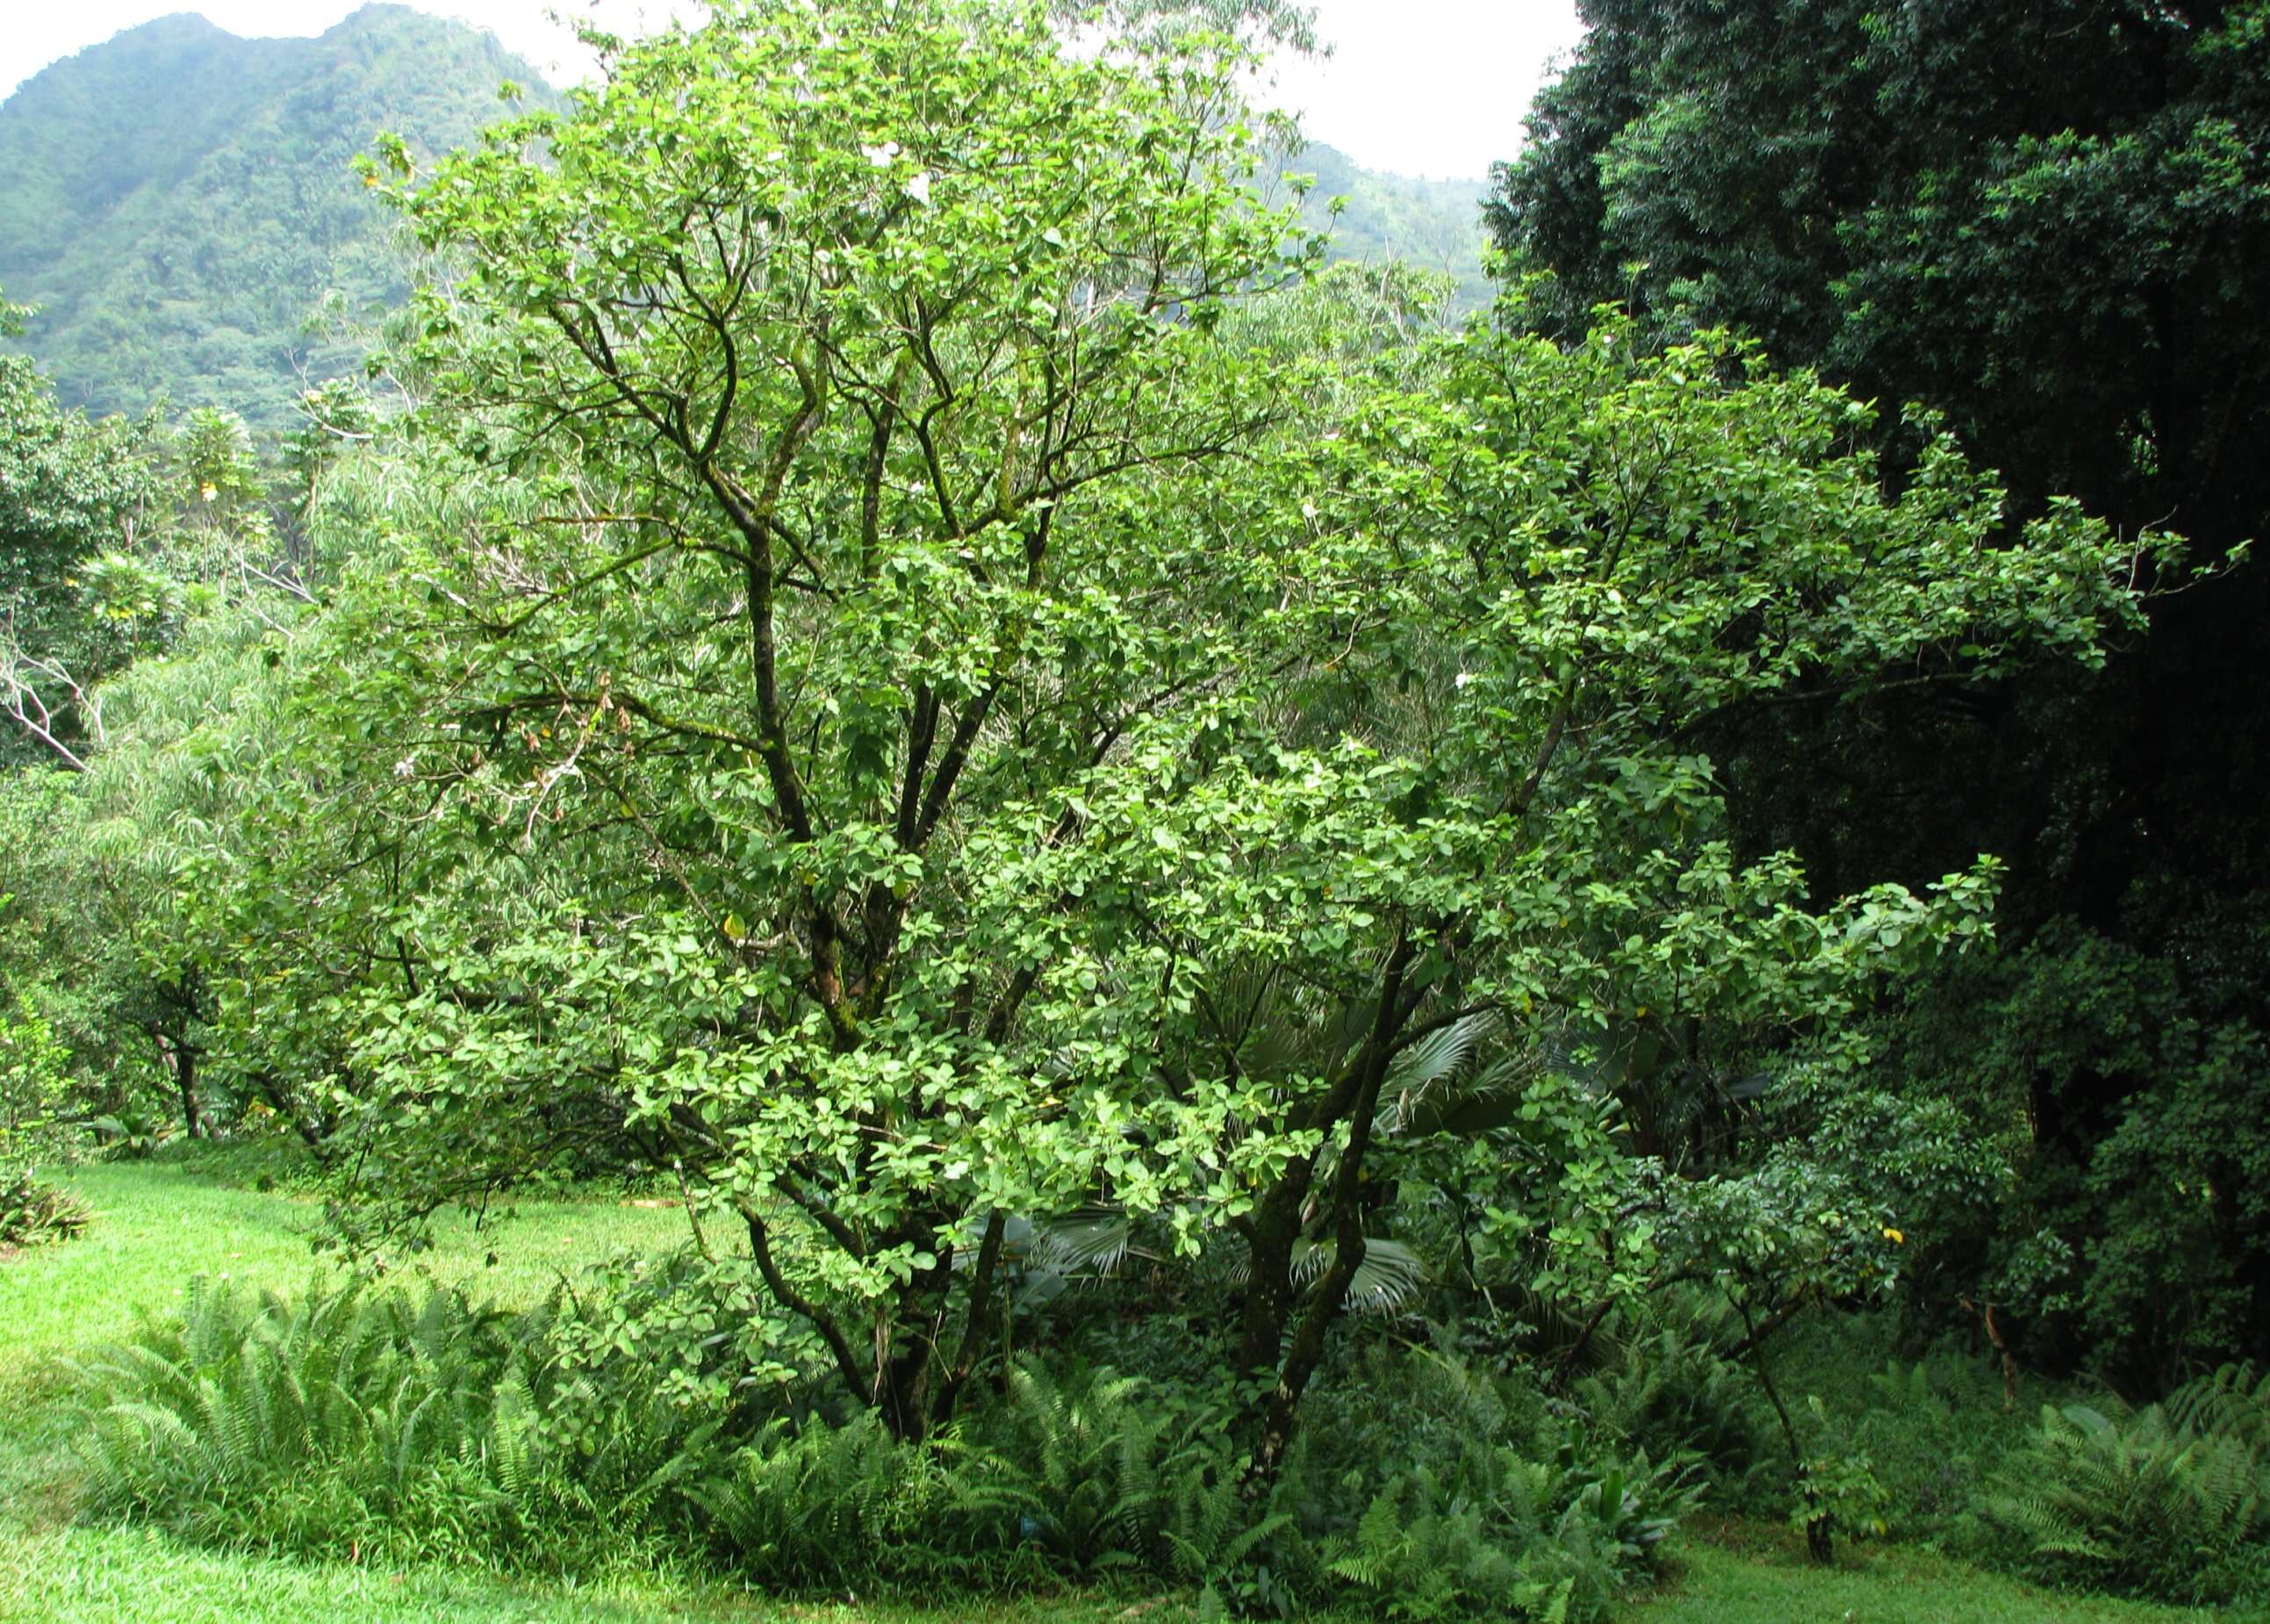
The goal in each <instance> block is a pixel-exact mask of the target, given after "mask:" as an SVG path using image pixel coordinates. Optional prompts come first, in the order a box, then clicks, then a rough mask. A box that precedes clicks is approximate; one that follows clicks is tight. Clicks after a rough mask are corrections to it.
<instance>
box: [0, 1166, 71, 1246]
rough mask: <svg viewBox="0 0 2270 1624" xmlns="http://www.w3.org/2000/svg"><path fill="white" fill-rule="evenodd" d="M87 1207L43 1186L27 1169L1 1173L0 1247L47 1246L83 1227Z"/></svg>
mask: <svg viewBox="0 0 2270 1624" xmlns="http://www.w3.org/2000/svg"><path fill="white" fill-rule="evenodd" d="M90 1216H91V1214H90V1213H89V1212H87V1208H86V1204H85V1202H83V1201H81V1200H80V1199H79V1198H78V1197H77V1196H75V1195H73V1194H71V1193H70V1191H69V1190H62V1189H58V1188H57V1187H56V1186H55V1185H53V1184H48V1183H42V1182H41V1180H39V1179H37V1178H34V1177H33V1175H32V1172H31V1169H30V1168H20V1169H19V1170H17V1171H15V1172H13V1173H5V1172H0V1246H19V1247H31V1246H46V1245H49V1244H51V1243H53V1242H57V1241H68V1240H70V1239H71V1238H73V1237H74V1236H76V1235H78V1233H79V1232H80V1231H81V1230H83V1229H85V1227H86V1223H87V1219H88V1218H89V1217H90Z"/></svg>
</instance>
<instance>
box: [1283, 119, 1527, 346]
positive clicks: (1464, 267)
mask: <svg viewBox="0 0 2270 1624" xmlns="http://www.w3.org/2000/svg"><path fill="white" fill-rule="evenodd" d="M1280 167H1281V169H1282V171H1283V172H1284V173H1286V174H1305V175H1309V176H1311V177H1313V179H1314V181H1315V186H1314V188H1313V189H1311V190H1310V191H1309V196H1308V197H1307V199H1306V201H1305V202H1304V203H1303V204H1302V217H1303V218H1304V219H1306V220H1307V221H1308V222H1309V225H1310V228H1311V229H1314V230H1328V231H1330V232H1331V233H1332V243H1331V246H1330V248H1328V249H1327V250H1326V252H1327V255H1328V256H1329V257H1330V258H1332V259H1336V260H1342V259H1353V260H1360V261H1363V262H1365V263H1371V262H1376V261H1379V260H1384V259H1401V260H1406V261H1408V262H1409V263H1412V264H1414V265H1418V266H1421V268H1423V269H1425V270H1428V271H1443V272H1444V273H1446V274H1447V275H1448V276H1449V277H1450V281H1451V285H1452V293H1451V308H1452V310H1453V311H1454V312H1456V313H1459V314H1463V313H1465V312H1466V311H1470V310H1478V309H1480V308H1481V307H1482V306H1484V305H1486V304H1487V303H1488V302H1489V300H1490V295H1491V294H1492V293H1493V292H1494V291H1495V290H1494V288H1493V287H1492V285H1491V283H1490V280H1489V278H1487V277H1486V276H1484V275H1483V274H1482V246H1483V243H1484V241H1485V234H1484V232H1483V230H1482V198H1483V196H1484V194H1485V193H1487V191H1488V187H1487V186H1486V185H1484V184H1483V183H1482V182H1480V181H1422V180H1415V179H1413V178H1412V177H1410V176H1408V175H1400V174H1382V173H1380V172H1379V171H1377V170H1376V169H1366V168H1365V167H1362V166H1361V164H1359V163H1357V162H1356V161H1355V159H1353V158H1350V157H1349V156H1348V155H1347V154H1346V152H1341V151H1340V150H1339V148H1338V147H1335V146H1327V145H1325V144H1324V143H1323V142H1321V141H1311V142H1310V143H1309V145H1307V146H1305V147H1303V148H1302V149H1301V152H1300V153H1299V155H1298V156H1296V157H1294V158H1293V159H1289V160H1287V162H1285V163H1284V164H1283V165H1282V166H1280ZM1335 197H1342V198H1345V199H1346V208H1344V209H1343V210H1342V211H1341V212H1340V215H1339V219H1330V218H1329V217H1328V210H1329V208H1330V205H1331V203H1332V199H1333V198H1335Z"/></svg>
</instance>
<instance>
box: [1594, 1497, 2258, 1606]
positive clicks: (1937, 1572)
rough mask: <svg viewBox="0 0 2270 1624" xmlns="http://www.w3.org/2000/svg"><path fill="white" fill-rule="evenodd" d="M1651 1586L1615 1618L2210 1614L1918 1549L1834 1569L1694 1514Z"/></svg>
mask: <svg viewBox="0 0 2270 1624" xmlns="http://www.w3.org/2000/svg"><path fill="white" fill-rule="evenodd" d="M1674 1538H1676V1539H1678V1540H1679V1542H1680V1543H1679V1547H1678V1550H1677V1552H1676V1554H1675V1556H1674V1558H1673V1563H1672V1571H1671V1573H1670V1574H1669V1576H1667V1578H1666V1580H1665V1583H1664V1584H1663V1585H1662V1587H1661V1588H1660V1590H1659V1591H1658V1592H1657V1593H1656V1594H1654V1595H1651V1596H1647V1597H1643V1598H1640V1599H1639V1600H1637V1601H1636V1602H1634V1603H1633V1604H1632V1605H1630V1606H1629V1607H1628V1608H1626V1609H1625V1618H1624V1619H1623V1620H1620V1624H1783V1621H1784V1620H1786V1624H1815V1621H1816V1620H1818V1621H1819V1624H2199V1621H2200V1620H2210V1619H2213V1618H2214V1616H2215V1615H2214V1613H2206V1612H2200V1611H2198V1610H2196V1609H2192V1608H2184V1607H2154V1606H2146V1605H2141V1604H2139V1603H2136V1602H2128V1601H2111V1600H2103V1599H2099V1598H2093V1597H2080V1596H2070V1595H2066V1594H2062V1593H2060V1592H2059V1591H2044V1590H2037V1589H2036V1588H2035V1587H2033V1586H2031V1585H2028V1584H2021V1583H2018V1582H2017V1581H2016V1580H2014V1579H2007V1578H2004V1577H2003V1576H2001V1575H1999V1574H1991V1573H1982V1572H1980V1571H1979V1570H1978V1569H1977V1568H1967V1567H1964V1566H1963V1565H1962V1564H1961V1563H1959V1562H1950V1561H1945V1560H1943V1559H1941V1558H1939V1557H1936V1556H1933V1555H1932V1554H1930V1553H1928V1552H1925V1551H1915V1550H1908V1549H1903V1548H1900V1547H1896V1546H1894V1547H1883V1546H1863V1547H1861V1548H1860V1549H1858V1551H1854V1550H1852V1549H1851V1547H1847V1548H1846V1549H1845V1550H1844V1551H1843V1552H1842V1553H1840V1554H1839V1556H1838V1559H1837V1563H1836V1567H1834V1568H1829V1569H1826V1570H1824V1569H1821V1568H1816V1567H1814V1565H1813V1564H1812V1563H1811V1562H1809V1561H1807V1560H1806V1555H1805V1542H1804V1540H1803V1539H1801V1538H1800V1537H1799V1536H1798V1535H1797V1534H1795V1533H1794V1532H1793V1531H1790V1530H1787V1529H1783V1528H1777V1527H1758V1526H1754V1525H1750V1524H1716V1523H1712V1522H1710V1521H1707V1520H1706V1521H1704V1522H1702V1523H1701V1524H1698V1525H1697V1526H1696V1527H1695V1528H1692V1529H1688V1530H1684V1531H1681V1532H1680V1534H1679V1535H1677V1536H1674Z"/></svg>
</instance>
